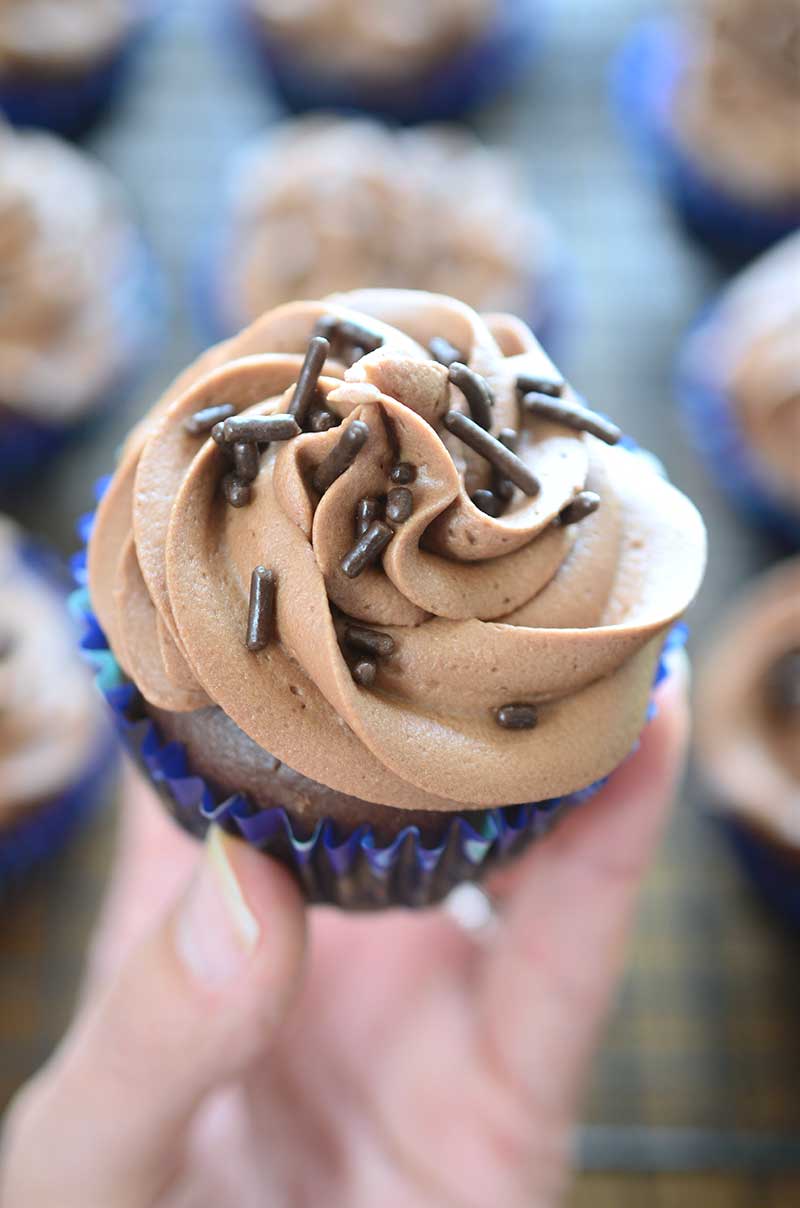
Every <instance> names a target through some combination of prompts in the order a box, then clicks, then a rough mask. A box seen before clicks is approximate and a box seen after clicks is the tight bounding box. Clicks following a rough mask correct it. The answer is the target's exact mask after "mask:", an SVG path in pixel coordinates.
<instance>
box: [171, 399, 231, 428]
mask: <svg viewBox="0 0 800 1208" xmlns="http://www.w3.org/2000/svg"><path fill="white" fill-rule="evenodd" d="M235 414H236V408H235V407H234V406H233V404H232V403H219V404H218V405H217V406H216V407H204V408H203V409H202V411H195V413H194V415H190V416H189V418H188V419H187V420H184V423H183V426H184V428H185V429H186V431H187V432H188V433H189V435H190V436H203V435H204V434H205V433H206V432H210V431H211V429H212V428H213V427H214V425H215V424H218V423H221V422H222V420H225V419H227V418H228V417H229V416H230V415H235Z"/></svg>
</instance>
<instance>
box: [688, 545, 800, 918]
mask: <svg viewBox="0 0 800 1208" xmlns="http://www.w3.org/2000/svg"><path fill="white" fill-rule="evenodd" d="M698 687H699V691H698V697H697V753H698V757H699V760H700V763H701V767H702V770H703V771H704V773H705V775H706V778H707V780H708V782H709V784H710V786H711V789H712V791H713V793H714V799H715V803H716V806H717V809H718V811H719V814H720V816H721V818H722V819H723V820H724V822H725V824H726V827H727V829H728V832H729V834H730V836H731V838H732V839H733V841H734V844H735V847H736V851H737V852H738V854H739V856H740V858H741V859H742V862H743V864H744V866H745V868H746V870H747V872H748V873H749V875H750V876H751V877H752V878H753V880H754V882H755V884H756V885H757V887H758V888H759V890H760V891H761V892H762V894H763V895H764V897H765V898H766V900H767V901H768V902H769V903H771V904H772V905H773V906H774V907H776V908H777V909H778V910H779V911H780V912H781V914H782V915H783V916H784V917H785V918H786V919H788V920H789V921H791V922H792V923H793V924H795V925H796V926H800V558H793V559H790V560H789V561H786V562H784V563H782V564H780V565H778V566H776V567H774V568H773V569H772V570H770V571H769V572H768V573H767V574H765V575H763V576H762V577H761V578H760V579H759V580H757V581H756V582H755V583H754V584H752V585H751V586H750V587H749V588H748V589H747V591H746V592H745V594H744V595H743V597H742V599H741V600H740V601H739V603H738V604H737V606H736V607H735V608H734V609H733V611H732V612H731V613H730V614H729V615H728V616H727V617H726V618H725V620H724V623H723V624H722V626H721V627H720V630H719V632H718V633H717V635H716V637H715V641H714V644H713V646H712V648H711V649H710V650H709V652H708V655H707V658H706V660H705V663H704V665H703V667H702V675H701V678H700V681H699V685H698Z"/></svg>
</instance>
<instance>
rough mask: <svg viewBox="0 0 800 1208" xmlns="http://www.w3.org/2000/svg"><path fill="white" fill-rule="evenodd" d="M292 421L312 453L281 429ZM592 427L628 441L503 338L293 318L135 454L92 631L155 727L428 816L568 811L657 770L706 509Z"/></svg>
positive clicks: (331, 316) (207, 382)
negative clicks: (210, 735) (529, 804)
mask: <svg viewBox="0 0 800 1208" xmlns="http://www.w3.org/2000/svg"><path fill="white" fill-rule="evenodd" d="M315 331H317V332H327V334H328V337H329V339H330V346H329V348H328V350H327V357H326V359H325V363H324V365H323V366H322V373H321V375H320V376H319V377H318V379H317V378H315V379H314V380H313V381H311V383H310V388H309V384H308V382H307V381H306V376H307V372H308V364H309V361H310V360H311V359H312V355H313V354H312V353H311V352H309V353H308V356H307V357H306V362H305V364H306V367H305V368H303V365H304V356H306V350H307V349H308V348H309V340H310V339H311V337H312V334H313V333H314V332H315ZM437 341H438V343H437ZM312 343H313V341H312ZM432 346H433V347H434V348H436V349H437V350H439V349H441V348H442V347H448V346H449V347H450V348H451V351H452V352H453V353H456V354H457V355H458V362H457V364H456V365H455V366H449V365H447V364H443V363H441V362H442V361H444V360H450V359H452V358H450V357H446V356H444V355H443V354H442V353H441V351H440V352H439V360H437V359H436V358H434V357H433V356H432V354H431V351H430V349H431V347H432ZM365 350H366V351H365ZM462 364H463V365H465V366H467V369H466V370H463V369H462V368H459V367H458V366H460V365H462ZM298 381H299V384H297V383H298ZM457 382H458V383H460V384H458V385H457V384H456V383H457ZM296 384H297V385H296ZM520 384H521V388H520ZM536 386H538V387H540V390H539V391H538V392H537V390H536V389H535V387H536ZM476 390H477V391H479V392H480V391H483V392H484V393H483V395H482V397H484V400H485V399H486V398H487V397H488V402H486V403H485V405H486V407H487V408H488V412H487V411H485V410H482V405H481V403H480V400H478V399H476V397H475V391H476ZM547 392H549V393H547ZM523 393H524V394H525V402H523ZM220 407H222V408H224V412H223V411H219V408H220ZM208 408H214V410H212V411H210V412H208V419H207V423H208V424H209V425H210V424H212V423H216V424H217V425H218V426H215V427H214V433H213V436H209V435H208V432H209V431H210V428H209V429H207V431H206V439H204V438H203V434H200V435H197V434H194V435H192V434H191V432H190V431H188V430H187V427H186V425H187V421H190V423H189V427H190V428H191V429H192V430H196V428H197V427H198V425H201V424H202V417H203V416H204V415H205V413H206V409H208ZM223 414H226V415H227V419H222V415H223ZM292 414H294V416H295V419H296V421H297V424H298V425H299V427H300V429H301V431H300V433H299V434H297V435H294V436H292V435H291V432H292V424H291V422H287V421H286V420H278V419H274V418H270V417H280V416H287V415H292ZM587 415H588V416H589V420H588V421H587V418H586V417H587ZM556 416H558V417H560V418H556ZM192 417H195V419H192ZM586 422H590V423H594V426H595V427H596V428H597V430H598V431H601V432H605V433H606V434H608V433H609V432H611V429H610V427H609V426H608V425H604V423H603V421H602V420H601V419H600V418H599V417H596V416H595V417H592V414H591V413H588V412H587V411H586V409H585V408H583V407H582V406H581V405H580V404H579V400H577V399H576V398H575V396H574V395H572V393H571V392H570V391H569V388H568V387H566V385H565V384H564V383H563V382H562V380H561V379H560V375H559V374H558V373H557V371H556V370H555V369H554V367H553V365H552V364H551V362H550V361H549V360H548V358H547V357H546V356H545V354H544V353H543V351H542V350H541V348H540V347H539V345H538V344H537V343H536V341H535V339H534V338H533V337H532V336H531V335H530V333H529V332H528V331H527V329H526V328H524V326H523V325H521V324H519V323H517V322H516V321H514V320H511V319H509V318H507V317H504V316H495V317H493V316H488V317H486V318H484V319H482V318H480V317H479V316H478V315H477V314H475V312H473V311H471V310H470V309H469V308H468V307H466V306H464V305H462V304H460V303H457V302H454V301H453V300H451V299H448V298H444V297H439V296H436V295H431V294H424V293H413V292H410V291H408V292H406V291H392V290H385V291H383V290H375V291H362V292H359V293H355V294H350V295H338V296H333V297H331V298H330V299H328V300H327V301H326V302H324V303H298V304H293V305H290V306H285V307H281V308H279V309H277V310H275V311H272V312H270V313H268V314H266V315H265V316H264V317H263V318H262V319H261V320H259V321H258V322H257V323H256V324H254V325H253V327H251V328H249V329H247V330H246V331H244V332H243V333H242V334H241V335H240V336H238V337H237V338H236V339H235V340H233V341H230V342H228V343H227V344H225V345H221V346H219V347H218V348H217V349H212V350H211V351H210V352H209V353H207V354H206V356H205V357H204V358H201V361H200V362H198V363H197V364H196V365H195V366H194V367H192V369H190V370H189V371H187V373H186V374H185V375H184V376H183V377H182V378H181V379H180V380H179V381H178V383H176V384H175V386H174V387H173V388H172V389H171V390H170V391H169V392H168V394H167V396H166V397H165V398H164V399H163V400H162V402H161V403H160V404H159V405H158V406H157V407H156V408H155V410H154V411H153V412H152V413H151V416H150V417H149V418H148V419H147V420H146V421H145V423H144V424H143V425H142V426H141V427H140V428H139V429H138V430H137V431H136V433H135V434H134V435H133V436H132V437H131V439H130V440H129V443H128V446H127V448H126V451H125V454H124V457H123V460H122V463H121V465H120V467H119V469H118V471H117V474H116V475H115V478H114V480H113V482H112V485H111V487H110V489H109V492H108V494H107V495H106V497H105V499H104V501H103V503H102V505H101V508H100V511H99V513H98V519H97V525H96V528H95V532H94V535H93V538H92V542H91V547H90V578H91V590H92V598H93V602H94V606H95V608H96V611H97V613H98V616H99V618H100V620H101V623H102V624H103V626H104V628H105V630H106V633H107V635H108V637H109V639H110V642H111V645H112V648H113V650H114V652H115V654H116V655H117V657H118V659H119V661H120V662H121V663H122V665H123V667H124V668H125V669H126V671H128V673H129V674H130V675H131V677H132V678H133V679H134V680H135V681H136V683H137V684H138V686H139V688H140V689H141V691H142V693H143V695H144V696H145V698H146V699H147V700H149V701H150V702H151V704H153V705H154V706H157V707H159V708H164V709H168V710H173V711H182V710H183V711H188V710H193V709H196V708H199V707H201V706H203V705H208V704H209V703H213V704H214V705H216V706H218V707H219V708H221V709H222V710H224V712H225V713H227V714H228V716H229V717H230V718H231V719H232V720H233V721H234V722H235V723H236V725H237V726H239V727H240V728H241V729H242V730H244V731H245V733H246V734H248V735H249V736H250V737H251V738H252V739H253V740H254V741H255V742H256V743H258V744H259V745H260V746H261V747H262V748H263V749H264V750H266V751H268V752H270V753H271V754H272V755H274V756H276V757H277V758H278V759H280V760H282V761H284V762H285V763H286V764H288V765H289V766H290V767H292V768H294V769H295V770H297V771H299V772H301V773H303V774H304V775H306V776H308V777H310V778H312V779H314V780H317V781H319V782H321V783H323V784H326V785H328V786H329V787H330V788H333V789H337V790H339V791H341V792H344V793H348V794H351V795H353V796H357V797H360V798H362V799H365V800H367V801H375V802H380V803H382V804H385V805H393V806H400V807H404V808H416V809H428V810H436V809H448V808H453V807H454V806H455V805H458V806H465V805H466V806H467V807H474V808H477V807H480V806H485V805H498V804H508V803H510V802H517V801H519V802H522V801H526V800H541V799H544V798H547V797H550V796H556V795H560V794H562V793H567V792H571V791H573V790H574V789H576V788H580V787H584V786H585V785H587V784H589V783H590V782H592V781H593V780H596V779H598V778H599V777H600V776H602V775H604V774H606V773H607V772H608V771H610V770H611V769H612V768H613V767H614V766H616V764H617V763H619V762H620V760H621V759H622V758H623V757H624V755H625V754H627V752H628V751H629V750H630V748H631V746H632V745H633V742H634V741H635V738H636V736H637V735H638V732H639V730H640V728H641V724H642V719H643V716H644V712H645V710H646V706H647V699H648V696H649V692H650V685H651V682H652V677H653V672H654V669H655V664H656V662H657V659H658V654H659V651H660V648H661V644H662V641H663V638H664V635H665V632H666V630H667V629H668V627H669V625H670V624H671V622H672V621H673V620H674V619H675V617H677V616H678V615H679V614H680V613H681V612H682V611H683V610H684V609H685V607H686V606H687V604H688V603H689V602H690V600H691V598H692V597H693V595H694V593H695V591H696V589H697V587H698V584H699V580H700V577H701V574H702V566H703V560H704V536H703V528H702V523H701V521H700V519H699V517H698V516H697V513H696V512H695V511H694V509H693V508H692V506H691V504H689V502H688V501H687V500H686V499H685V498H684V497H683V496H682V495H681V494H680V493H679V492H678V491H676V490H675V489H674V488H673V487H671V486H670V485H669V484H668V483H666V482H665V481H664V480H663V479H661V478H660V477H659V476H658V475H657V474H656V473H655V472H654V471H653V470H652V468H651V467H650V465H649V463H648V462H647V460H646V459H644V458H642V457H640V456H638V455H637V454H635V453H632V452H630V451H628V450H627V449H624V448H613V447H611V446H610V445H608V444H606V443H603V441H601V440H599V439H597V438H596V437H595V436H593V435H589V434H588V431H587V430H586V427H585V424H586ZM575 424H578V425H583V426H582V427H578V428H576V427H575ZM248 425H249V427H248ZM271 431H272V432H277V433H279V435H278V436H277V437H275V438H273V443H271V444H270V446H269V448H268V449H267V450H266V451H265V452H262V453H261V454H260V456H259V458H257V459H256V462H255V464H254V465H251V464H250V463H251V460H252V457H253V454H251V453H248V452H247V451H246V450H247V448H248V447H249V448H250V449H251V450H252V449H256V448H258V449H262V448H263V444H264V441H265V440H267V439H269V434H270V432H271ZM237 433H238V434H240V435H239V436H237ZM240 437H241V438H240ZM284 437H286V438H284ZM498 437H501V438H502V439H498ZM248 439H249V440H250V441H251V442H252V443H251V444H250V445H249V446H248V444H247V441H248ZM609 439H613V436H610V437H609ZM257 442H260V443H257ZM243 448H244V449H245V452H243V451H242V449H243ZM237 483H238V486H237V487H236V490H233V489H232V484H233V485H234V486H235V485H236V484H237ZM598 498H599V501H600V504H599V506H597V499H598ZM234 503H235V504H238V505H241V506H232V505H233V504H234ZM259 567H264V568H266V570H268V571H269V572H271V576H270V578H269V580H268V582H269V585H270V590H269V593H268V598H269V604H268V605H262V604H261V603H260V596H259V595H258V592H260V591H261V587H259V588H258V592H257V594H256V595H255V596H254V595H253V589H252V588H251V581H253V572H254V570H255V569H256V568H259ZM256 578H257V579H258V576H256ZM258 581H259V583H261V584H262V585H263V583H264V580H263V578H261V579H258ZM273 586H274V601H273V598H272V594H271V593H272V587H273ZM267 608H269V612H267ZM273 608H274V616H273V615H272V609H273ZM248 610H249V616H248ZM364 629H366V630H367V635H366V636H364V632H363V631H364ZM251 632H252V633H256V632H258V633H261V635H262V637H263V635H264V634H268V635H269V637H268V638H267V639H265V640H264V641H263V642H262V641H259V642H256V643H255V645H251V648H250V649H248V641H249V639H248V640H247V641H246V637H247V635H249V634H251ZM353 633H355V638H354V637H353Z"/></svg>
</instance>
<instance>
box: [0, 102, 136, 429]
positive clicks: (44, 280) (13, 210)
mask: <svg viewBox="0 0 800 1208" xmlns="http://www.w3.org/2000/svg"><path fill="white" fill-rule="evenodd" d="M135 240H136V236H135V233H134V228H133V227H132V224H131V222H130V219H129V218H128V217H127V215H126V213H125V210H124V207H123V204H122V199H121V197H120V196H119V194H118V192H117V189H116V186H115V185H114V183H113V181H112V180H111V179H110V177H108V176H107V175H106V173H105V172H104V171H103V169H102V168H101V167H100V166H99V165H97V164H95V163H93V161H92V160H90V159H89V158H88V157H87V156H85V155H84V154H83V153H82V152H80V151H78V150H77V149H76V148H74V147H72V146H70V145H69V144H68V143H65V142H62V141H61V140H60V139H58V138H55V137H54V136H52V135H49V134H44V133H34V132H27V131H26V132H20V133H18V132H15V131H13V130H12V129H11V127H9V126H8V125H6V124H4V123H3V122H2V120H1V119H0V402H1V403H2V405H3V406H7V407H11V408H15V409H19V410H21V411H25V412H26V414H28V415H30V416H32V417H34V418H41V419H53V418H57V419H65V420H66V419H69V418H70V417H72V416H74V415H78V414H80V412H81V411H82V410H84V408H86V407H87V406H89V405H91V404H92V403H94V402H96V401H97V396H98V395H99V394H100V393H101V392H102V391H103V390H104V389H105V388H106V387H107V386H108V385H109V383H110V382H112V381H113V379H114V378H115V377H116V375H117V373H118V371H119V368H120V365H121V363H124V361H125V358H126V357H127V356H128V342H129V334H128V333H127V331H126V327H125V318H124V316H123V315H122V314H121V313H120V294H121V290H122V289H123V287H124V284H125V278H126V274H127V273H128V272H129V271H130V268H131V261H132V257H133V253H134V248H135V247H136V246H137V245H136V242H135Z"/></svg>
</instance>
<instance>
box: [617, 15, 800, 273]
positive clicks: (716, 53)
mask: <svg viewBox="0 0 800 1208" xmlns="http://www.w3.org/2000/svg"><path fill="white" fill-rule="evenodd" d="M616 91H617V97H618V100H619V105H620V109H621V113H622V117H623V120H624V122H625V125H626V128H627V129H628V130H629V131H630V133H631V134H632V135H633V136H634V138H635V140H636V144H637V146H638V148H639V150H640V151H641V152H642V153H643V155H644V158H645V161H646V162H647V164H648V165H649V166H650V168H651V169H652V170H653V172H654V174H655V175H656V177H657V179H658V180H659V182H660V183H661V185H662V186H663V187H664V189H665V191H666V192H667V194H668V196H669V197H670V199H671V200H672V201H673V203H674V204H675V206H676V207H677V210H678V212H679V213H680V215H681V216H682V218H683V219H684V221H685V222H686V223H687V225H688V226H689V227H690V229H691V230H693V231H694V232H695V233H696V234H698V235H699V236H700V237H701V238H703V239H704V240H706V241H707V242H708V243H709V244H711V245H712V246H713V247H715V248H716V249H717V250H718V251H720V252H722V253H723V254H724V255H726V256H733V257H735V258H738V259H741V258H742V257H747V256H750V255H753V254H755V253H757V252H759V251H762V250H763V249H764V248H766V247H767V246H768V245H769V244H771V243H774V242H775V241H776V240H778V239H781V238H783V236H784V235H787V234H788V233H789V232H790V231H792V230H794V229H795V228H796V227H797V226H798V225H800V145H798V137H797V131H798V128H799V127H800V3H798V0H703V3H702V4H700V5H697V6H695V7H694V8H693V10H692V12H688V11H687V12H686V13H685V14H684V15H682V16H681V17H680V18H679V19H678V18H676V19H674V20H672V21H669V20H667V21H661V22H655V23H650V24H646V25H644V26H643V27H641V28H640V29H639V30H637V31H636V33H635V34H634V36H633V37H632V38H631V40H630V42H629V43H628V45H627V46H626V48H625V50H624V51H623V53H622V55H621V57H620V60H619V64H618V69H617V73H616Z"/></svg>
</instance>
